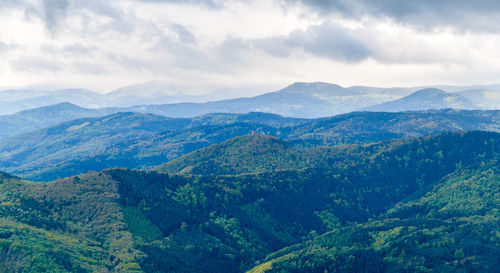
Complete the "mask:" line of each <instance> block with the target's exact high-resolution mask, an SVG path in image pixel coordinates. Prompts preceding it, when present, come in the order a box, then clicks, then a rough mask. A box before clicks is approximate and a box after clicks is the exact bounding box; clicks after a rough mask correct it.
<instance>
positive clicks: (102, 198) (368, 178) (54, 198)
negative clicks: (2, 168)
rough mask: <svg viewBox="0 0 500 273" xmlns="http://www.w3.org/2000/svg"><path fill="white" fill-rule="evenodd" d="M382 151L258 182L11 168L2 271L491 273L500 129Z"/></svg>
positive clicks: (2, 177) (1, 216)
mask: <svg viewBox="0 0 500 273" xmlns="http://www.w3.org/2000/svg"><path fill="white" fill-rule="evenodd" d="M264 143H269V141H267V142H266V141H264ZM234 145H236V146H238V145H237V144H234ZM245 145H247V144H244V143H242V147H245ZM380 145H382V146H383V147H382V148H381V149H372V150H370V149H369V147H368V146H364V145H363V146H360V148H361V149H366V150H364V153H363V156H361V157H358V156H357V155H356V154H355V155H352V158H358V159H355V160H350V159H348V160H346V161H344V164H331V165H330V164H319V165H316V166H314V165H313V166H310V167H309V168H306V169H302V170H286V171H272V172H264V173H260V174H238V175H223V176H213V175H195V176H193V175H186V176H183V175H167V174H159V173H155V172H141V171H133V170H125V169H112V170H105V171H101V172H90V173H87V174H83V175H78V176H74V177H69V178H65V179H60V180H57V181H54V182H48V183H32V182H26V181H22V180H20V179H18V178H15V177H12V176H9V175H6V174H0V182H1V183H0V192H1V195H0V201H1V202H0V251H1V253H2V255H0V264H2V265H3V266H4V267H5V268H8V269H9V270H13V271H23V272H41V271H46V272H95V271H98V272H172V271H174V272H223V273H224V272H243V271H245V270H249V269H251V268H252V267H254V266H255V265H259V264H261V263H263V262H264V263H263V264H262V265H261V266H259V267H257V268H256V269H255V270H259V271H257V272H262V271H265V270H274V272H305V271H307V272H324V269H325V268H326V269H328V270H329V269H336V270H340V271H341V272H350V271H353V272H373V271H376V270H380V269H391V270H392V271H389V272H398V270H401V269H403V270H410V271H411V270H412V269H415V270H414V271H418V270H420V271H422V270H427V271H431V272H432V271H434V272H453V271H454V270H455V272H456V270H459V271H460V270H462V271H464V270H466V271H467V270H469V272H479V271H484V272H494V270H495V268H496V266H497V265H498V261H497V259H496V257H497V255H496V254H498V240H499V237H498V232H497V231H498V223H499V221H498V217H499V215H498V192H499V188H498V187H499V181H500V179H499V178H498V175H497V174H496V169H495V168H496V167H495V166H496V162H498V159H499V156H500V135H499V134H496V133H487V132H469V133H467V132H462V133H445V134H439V135H434V136H429V137H423V138H417V139H413V140H405V141H393V142H390V143H385V144H380ZM269 153H270V154H273V149H269ZM261 154H265V153H264V152H262V153H261ZM236 156H237V155H236ZM324 160H325V162H327V161H328V157H325V159H324ZM423 216H426V217H423ZM319 234H322V235H319ZM280 249H282V250H280ZM266 256H267V258H266ZM422 257H424V258H422ZM431 257H433V258H431ZM470 270H472V271H470ZM492 270H493V271H492ZM399 272H400V271H399Z"/></svg>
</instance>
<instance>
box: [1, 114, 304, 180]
mask: <svg viewBox="0 0 500 273" xmlns="http://www.w3.org/2000/svg"><path fill="white" fill-rule="evenodd" d="M254 117H255V119H256V120H259V121H260V122H261V123H258V124H257V123H253V122H244V121H245V120H247V119H250V120H251V119H254ZM277 122H282V123H283V125H287V124H292V125H293V124H300V123H302V122H303V121H302V120H299V119H285V118H282V117H279V116H274V115H266V114H259V113H250V114H245V115H238V116H236V115H232V116H231V115H218V114H214V115H209V116H204V117H198V118H194V119H171V118H166V117H162V116H155V115H151V114H139V113H130V112H127V113H116V114H112V115H109V116H105V117H99V118H83V119H76V120H73V121H69V122H64V123H61V124H58V125H56V126H52V127H48V128H44V129H41V130H37V131H33V132H30V133H27V134H24V135H17V136H14V137H10V138H6V139H3V140H0V166H2V169H4V170H6V171H9V172H13V173H16V174H22V175H23V177H27V178H33V179H35V180H51V179H56V178H58V177H66V176H69V175H74V174H78V173H82V172H86V171H89V170H102V169H105V168H111V167H127V168H146V167H152V166H155V165H158V164H161V163H163V162H165V161H167V160H169V159H173V158H176V157H179V156H181V155H183V154H186V153H188V152H191V151H193V150H196V149H198V148H201V147H204V146H207V145H210V144H213V143H217V142H222V141H224V140H226V139H228V138H231V137H234V136H238V135H246V134H250V133H252V132H267V133H272V134H276V132H277V129H276V128H275V127H270V126H268V125H266V123H270V124H276V123H277Z"/></svg>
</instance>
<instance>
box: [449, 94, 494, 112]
mask: <svg viewBox="0 0 500 273" xmlns="http://www.w3.org/2000/svg"><path fill="white" fill-rule="evenodd" d="M457 94H460V95H461V96H463V97H465V98H467V99H469V100H470V101H471V102H473V103H474V104H475V105H477V106H479V107H481V108H483V109H489V110H498V109H500V91H490V90H488V89H473V90H465V91H460V92H458V93H457Z"/></svg>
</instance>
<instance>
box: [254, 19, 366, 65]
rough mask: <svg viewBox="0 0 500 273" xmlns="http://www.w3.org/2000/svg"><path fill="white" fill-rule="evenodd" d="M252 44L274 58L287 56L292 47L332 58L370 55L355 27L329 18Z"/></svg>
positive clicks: (353, 58)
mask: <svg viewBox="0 0 500 273" xmlns="http://www.w3.org/2000/svg"><path fill="white" fill-rule="evenodd" d="M255 44H256V46H257V47H259V48H261V49H263V50H265V51H266V52H268V53H270V54H271V55H275V56H278V57H287V56H288V55H289V54H290V53H291V52H292V51H293V50H294V49H302V50H304V51H306V52H309V53H311V54H314V55H317V56H323V57H327V58H331V59H334V60H339V61H345V62H359V61H361V60H363V59H366V58H368V57H370V56H371V55H372V54H373V52H372V50H371V49H370V47H369V45H368V43H367V41H364V40H363V38H362V37H359V36H358V35H357V33H356V31H355V30H351V29H348V28H346V27H342V26H341V25H339V24H335V23H333V22H330V21H327V22H325V23H323V24H321V25H316V26H312V27H310V28H308V29H306V30H298V31H294V32H292V33H291V34H289V35H288V36H286V37H281V38H279V37H275V38H271V39H263V40H258V41H256V42H255Z"/></svg>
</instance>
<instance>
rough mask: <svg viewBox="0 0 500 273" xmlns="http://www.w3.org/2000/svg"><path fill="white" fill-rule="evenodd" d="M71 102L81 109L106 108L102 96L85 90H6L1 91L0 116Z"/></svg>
mask: <svg viewBox="0 0 500 273" xmlns="http://www.w3.org/2000/svg"><path fill="white" fill-rule="evenodd" d="M62 102H70V103H73V104H76V105H78V106H81V107H86V108H99V107H105V106H106V105H107V104H106V99H105V98H103V97H102V95H100V94H97V93H94V92H92V91H88V90H84V89H64V90H56V91H38V90H37V91H32V90H6V91H0V115H8V114H13V113H16V112H19V111H23V110H27V109H32V108H37V107H42V106H48V105H52V104H58V103H62Z"/></svg>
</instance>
